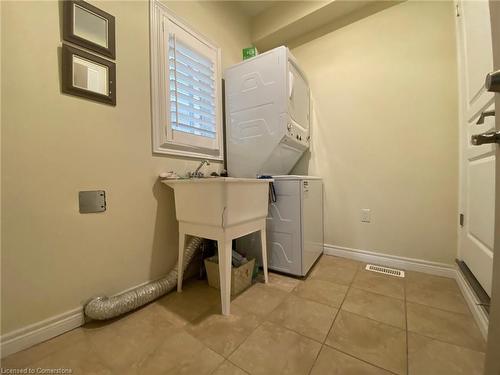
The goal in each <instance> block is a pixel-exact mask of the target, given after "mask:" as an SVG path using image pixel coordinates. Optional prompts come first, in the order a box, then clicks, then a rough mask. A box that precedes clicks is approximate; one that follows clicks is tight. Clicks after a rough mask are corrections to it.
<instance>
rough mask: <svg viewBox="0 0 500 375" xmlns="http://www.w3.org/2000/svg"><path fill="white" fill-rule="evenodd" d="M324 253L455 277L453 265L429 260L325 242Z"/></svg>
mask: <svg viewBox="0 0 500 375" xmlns="http://www.w3.org/2000/svg"><path fill="white" fill-rule="evenodd" d="M324 253H325V254H327V255H335V256H338V257H343V258H349V259H354V260H358V261H361V262H367V263H375V264H380V265H384V266H388V267H393V268H401V269H404V270H408V271H418V272H424V273H430V274H433V275H438V276H443V277H449V278H453V279H454V278H455V277H456V270H455V268H454V266H453V265H451V264H445V263H437V262H429V261H425V260H420V259H414V258H406V257H399V256H395V255H389V254H383V253H377V252H374V251H367V250H359V249H351V248H348V247H340V246H334V245H329V244H325V245H324Z"/></svg>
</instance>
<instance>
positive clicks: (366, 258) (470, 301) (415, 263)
mask: <svg viewBox="0 0 500 375" xmlns="http://www.w3.org/2000/svg"><path fill="white" fill-rule="evenodd" d="M324 253H325V254H327V255H335V256H339V257H343V258H349V259H354V260H358V261H361V262H366V263H375V264H379V265H383V266H388V267H393V268H401V269H404V270H409V271H418V272H424V273H429V274H432V275H437V276H443V277H449V278H452V279H455V280H456V281H457V284H458V286H459V287H460V290H461V292H462V295H463V296H464V298H465V301H466V302H467V305H468V306H469V309H470V310H471V312H472V316H473V317H474V320H475V321H476V324H477V325H478V327H479V330H480V331H481V334H482V335H483V337H484V339H485V340H486V339H487V337H488V315H487V314H486V312H485V311H484V310H483V309H482V308H481V306H478V305H477V303H479V300H478V299H477V297H476V295H475V293H474V291H473V290H472V288H471V287H470V286H469V284H468V283H467V281H466V280H465V278H464V277H463V275H462V273H461V272H460V270H458V268H457V267H456V266H453V265H449V264H445V263H437V262H429V261H425V260H420V259H414V258H405V257H398V256H394V255H388V254H382V253H377V252H373V251H367V250H359V249H351V248H347V247H340V246H334V245H329V244H325V245H324Z"/></svg>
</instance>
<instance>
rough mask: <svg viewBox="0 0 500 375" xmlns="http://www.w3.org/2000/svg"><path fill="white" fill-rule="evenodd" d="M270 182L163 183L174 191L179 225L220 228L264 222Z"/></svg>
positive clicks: (196, 180) (212, 180) (203, 180)
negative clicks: (187, 224)
mask: <svg viewBox="0 0 500 375" xmlns="http://www.w3.org/2000/svg"><path fill="white" fill-rule="evenodd" d="M269 181H271V180H260V179H256V178H233V177H205V178H190V179H178V180H162V182H163V183H164V184H165V185H168V186H170V187H171V188H173V189H174V195H175V214H176V217H177V220H178V221H179V222H188V223H193V224H202V225H213V226H218V227H230V226H233V225H237V224H241V223H244V222H247V221H251V220H255V219H259V218H265V217H266V216H267V207H268V192H269Z"/></svg>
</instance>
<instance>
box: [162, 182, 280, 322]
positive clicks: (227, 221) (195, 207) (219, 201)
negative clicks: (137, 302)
mask: <svg viewBox="0 0 500 375" xmlns="http://www.w3.org/2000/svg"><path fill="white" fill-rule="evenodd" d="M270 181H272V180H259V179H255V178H231V177H207V178H192V179H178V180H168V179H167V180H162V182H163V183H164V184H165V185H168V186H170V187H171V188H173V189H174V196H175V215H176V217H177V220H178V221H179V259H178V265H179V267H178V274H177V291H178V292H181V291H182V277H183V272H184V268H183V267H182V265H183V264H184V261H183V259H184V241H185V239H186V235H192V236H197V237H202V238H208V239H211V240H215V241H217V244H218V245H217V248H218V252H219V274H220V289H221V290H220V292H221V293H220V294H221V305H222V314H224V315H229V314H230V304H231V258H232V241H233V239H235V238H238V237H242V236H245V235H247V234H250V233H253V232H260V238H261V248H262V263H263V264H262V266H263V267H262V268H263V269H264V280H265V282H266V283H267V281H268V277H267V249H266V217H267V207H268V199H269V195H268V194H269V182H270Z"/></svg>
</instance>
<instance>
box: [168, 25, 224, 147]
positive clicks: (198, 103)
mask: <svg viewBox="0 0 500 375" xmlns="http://www.w3.org/2000/svg"><path fill="white" fill-rule="evenodd" d="M168 40H169V46H168V47H169V48H168V68H169V77H170V78H169V79H170V86H169V88H170V100H171V103H170V121H171V128H172V129H173V130H175V131H179V132H183V133H188V134H192V135H196V136H199V137H204V138H210V139H215V137H216V116H215V114H216V107H215V79H214V76H215V74H214V69H213V66H214V64H213V62H212V61H211V60H210V59H208V58H206V57H204V56H203V55H201V54H200V53H198V52H197V51H195V50H193V49H192V48H190V47H189V46H188V45H187V44H184V43H182V42H180V41H179V40H178V39H177V38H176V37H175V34H172V33H170V34H169V38H168Z"/></svg>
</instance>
